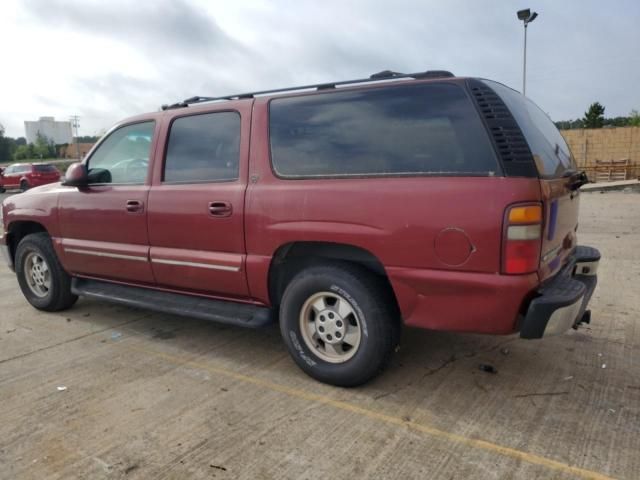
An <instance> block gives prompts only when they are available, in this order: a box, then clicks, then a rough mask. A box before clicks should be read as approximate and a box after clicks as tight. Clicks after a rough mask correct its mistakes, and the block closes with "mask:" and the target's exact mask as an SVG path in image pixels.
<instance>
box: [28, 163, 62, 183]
mask: <svg viewBox="0 0 640 480" xmlns="http://www.w3.org/2000/svg"><path fill="white" fill-rule="evenodd" d="M32 176H33V178H34V181H35V182H37V183H38V184H45V183H52V182H57V181H58V180H60V171H59V170H58V169H57V168H56V167H55V166H53V165H49V164H46V163H44V164H35V165H33V168H32Z"/></svg>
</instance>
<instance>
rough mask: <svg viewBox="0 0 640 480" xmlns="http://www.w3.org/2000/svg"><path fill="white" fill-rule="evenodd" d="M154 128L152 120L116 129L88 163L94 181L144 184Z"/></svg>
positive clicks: (90, 175)
mask: <svg viewBox="0 0 640 480" xmlns="http://www.w3.org/2000/svg"><path fill="white" fill-rule="evenodd" d="M154 127H155V122H153V121H151V122H143V123H136V124H133V125H127V126H124V127H121V128H119V129H117V130H115V131H113V132H112V133H111V134H110V135H109V136H108V137H107V138H106V139H105V140H104V141H103V142H102V143H101V144H100V146H99V147H98V149H97V150H96V151H95V152H94V153H93V155H91V158H90V159H89V160H88V162H87V169H88V172H89V178H90V179H91V183H118V184H141V183H144V181H145V179H146V178H147V172H148V170H149V153H150V151H151V143H152V140H153V130H154Z"/></svg>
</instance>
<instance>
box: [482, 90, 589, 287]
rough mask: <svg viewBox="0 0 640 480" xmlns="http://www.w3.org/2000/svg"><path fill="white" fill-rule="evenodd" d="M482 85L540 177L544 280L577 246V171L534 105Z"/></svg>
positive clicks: (547, 120)
mask: <svg viewBox="0 0 640 480" xmlns="http://www.w3.org/2000/svg"><path fill="white" fill-rule="evenodd" d="M486 83H487V84H489V85H490V86H491V87H492V88H493V89H494V90H495V91H496V93H498V94H499V95H500V97H501V98H502V99H503V101H504V102H505V104H506V105H507V107H508V108H509V110H510V111H511V113H512V115H513V116H514V118H515V119H516V121H517V122H518V125H519V126H520V129H521V130H522V133H523V134H524V136H525V137H526V139H527V143H528V144H529V148H530V149H531V153H532V154H533V158H534V161H535V163H536V168H537V170H538V173H539V175H540V189H541V193H542V199H543V210H544V218H545V226H544V236H543V238H542V249H541V255H540V269H539V272H538V273H539V275H540V278H541V280H544V279H545V278H548V277H550V276H552V275H553V274H554V273H556V272H557V271H558V270H559V269H560V268H561V267H562V266H563V265H564V264H565V263H566V261H567V258H568V257H569V255H570V254H571V252H572V251H573V249H574V247H575V246H576V244H577V237H576V230H577V229H578V209H579V204H580V192H579V190H574V189H571V188H570V187H571V183H572V178H571V177H572V176H573V175H574V174H576V170H577V169H576V165H575V161H574V158H573V155H572V154H571V150H570V149H569V146H568V145H567V143H566V142H565V140H564V138H563V137H562V135H561V134H560V132H559V131H558V129H557V128H556V126H555V125H554V124H553V122H552V121H551V119H550V118H549V116H548V115H547V114H546V113H544V112H543V111H542V110H541V109H540V108H539V107H538V106H537V105H536V104H535V103H533V102H532V101H531V100H529V99H528V98H526V97H525V96H523V95H521V94H520V93H518V92H516V91H515V90H512V89H510V88H507V87H505V86H504V85H501V84H499V83H496V82H490V81H486Z"/></svg>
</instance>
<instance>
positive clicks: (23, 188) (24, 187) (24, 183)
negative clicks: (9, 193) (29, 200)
mask: <svg viewBox="0 0 640 480" xmlns="http://www.w3.org/2000/svg"><path fill="white" fill-rule="evenodd" d="M27 190H29V183H27V181H26V180H22V181H21V182H20V191H21V192H26V191H27Z"/></svg>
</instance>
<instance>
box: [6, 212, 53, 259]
mask: <svg viewBox="0 0 640 480" xmlns="http://www.w3.org/2000/svg"><path fill="white" fill-rule="evenodd" d="M32 233H47V234H48V233H49V232H48V230H47V229H46V228H45V226H44V225H42V224H41V223H39V222H34V221H32V220H15V221H13V222H11V223H10V224H9V225H8V227H7V234H6V236H7V246H8V247H9V255H11V261H12V262H14V263H15V258H16V250H17V249H18V244H19V243H20V241H21V240H22V239H23V238H24V237H26V236H27V235H30V234H32Z"/></svg>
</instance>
